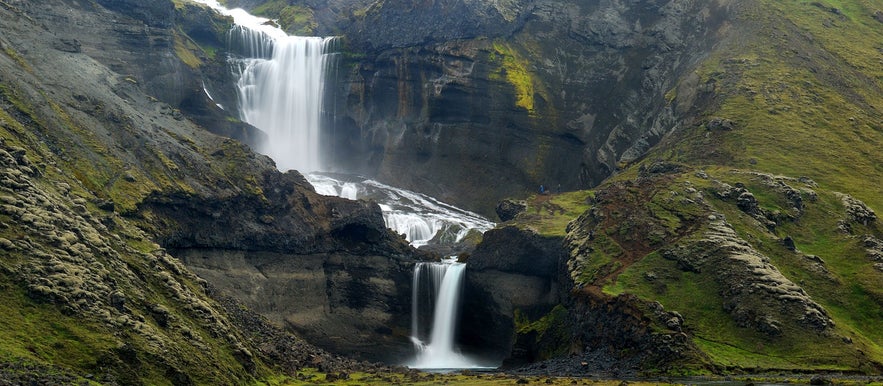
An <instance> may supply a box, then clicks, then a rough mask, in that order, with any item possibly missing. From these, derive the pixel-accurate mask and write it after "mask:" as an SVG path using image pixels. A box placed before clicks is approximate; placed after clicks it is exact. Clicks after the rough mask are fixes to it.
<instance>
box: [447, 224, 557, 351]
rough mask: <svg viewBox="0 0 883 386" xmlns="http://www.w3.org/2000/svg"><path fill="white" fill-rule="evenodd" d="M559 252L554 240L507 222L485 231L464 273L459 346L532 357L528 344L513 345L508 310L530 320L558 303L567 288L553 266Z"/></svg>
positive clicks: (538, 316) (467, 349) (474, 349)
mask: <svg viewBox="0 0 883 386" xmlns="http://www.w3.org/2000/svg"><path fill="white" fill-rule="evenodd" d="M565 256H566V253H565V251H564V249H563V248H562V247H561V239H560V238H555V237H550V238H547V237H542V236H539V235H537V234H535V233H533V232H531V231H525V230H520V229H518V228H515V227H511V226H509V227H504V228H501V229H493V230H490V231H487V232H485V235H484V238H483V240H482V242H481V244H479V245H478V247H477V248H476V249H475V251H474V252H473V253H472V255H471V256H470V258H469V265H468V266H467V271H466V283H465V286H464V293H466V294H467V295H466V296H465V297H464V304H463V312H462V317H461V321H460V330H461V332H460V340H459V341H460V342H462V344H463V345H464V347H465V348H464V349H465V350H466V351H470V350H471V351H470V352H473V351H474V352H479V353H481V354H484V355H485V356H488V357H492V358H497V359H500V360H502V359H503V358H509V357H512V356H513V355H514V356H517V357H519V358H521V359H524V358H532V357H535V356H536V353H535V352H530V347H526V348H525V347H522V346H518V345H516V343H517V342H516V341H515V340H514V336H515V331H514V328H515V323H514V320H513V317H514V313H515V310H516V309H517V310H519V312H520V313H521V314H522V315H523V316H525V317H528V318H531V320H535V319H539V318H540V317H541V316H543V315H545V314H546V313H548V312H549V311H550V310H551V309H552V308H553V307H555V306H556V305H558V304H560V303H561V302H562V301H563V299H564V298H565V294H564V293H563V292H562V291H565V288H567V287H568V286H567V285H566V284H562V280H563V279H562V276H561V275H560V273H559V264H561V263H563V262H564V261H565ZM525 349H526V350H527V351H525ZM508 362H510V363H511V362H512V360H509V361H508Z"/></svg>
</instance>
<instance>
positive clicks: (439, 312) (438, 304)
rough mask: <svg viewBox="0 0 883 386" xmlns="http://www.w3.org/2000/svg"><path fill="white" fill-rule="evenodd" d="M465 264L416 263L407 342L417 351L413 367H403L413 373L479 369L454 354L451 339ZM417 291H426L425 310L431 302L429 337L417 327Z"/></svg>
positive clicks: (447, 262) (471, 362)
mask: <svg viewBox="0 0 883 386" xmlns="http://www.w3.org/2000/svg"><path fill="white" fill-rule="evenodd" d="M465 271H466V264H462V263H457V262H454V261H453V260H449V261H444V262H441V263H417V265H416V266H415V267H414V280H413V285H414V288H413V290H412V291H413V300H412V303H411V307H412V310H411V329H412V331H411V341H412V342H413V343H414V347H415V348H416V350H417V356H416V358H415V359H414V362H413V363H409V364H407V366H409V367H412V368H417V369H464V368H478V367H482V366H481V365H479V364H478V363H476V362H475V361H473V360H471V359H469V358H467V357H466V356H464V355H463V354H461V353H460V352H459V350H457V348H456V346H455V345H454V337H455V334H456V332H457V329H456V327H457V317H458V312H459V306H460V292H461V288H462V280H463V275H464V273H465ZM421 291H428V293H429V295H430V296H429V302H428V303H429V304H427V305H424V306H429V305H431V304H432V303H433V302H434V303H435V306H434V307H432V308H433V314H432V315H433V318H432V324H431V325H430V326H428V330H429V334H428V340H426V332H425V331H424V330H425V328H423V327H422V326H421V325H420V315H421V314H420V312H421V303H420V299H421V297H420V295H421V293H422V292H421Z"/></svg>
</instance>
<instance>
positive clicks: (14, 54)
mask: <svg viewBox="0 0 883 386" xmlns="http://www.w3.org/2000/svg"><path fill="white" fill-rule="evenodd" d="M3 53H4V54H6V56H8V57H9V58H10V59H12V60H14V61H15V63H17V64H18V65H19V66H21V68H23V69H25V71H27V72H30V73H33V72H34V69H33V67H31V65H30V64H29V63H28V62H27V60H25V58H24V57H22V56H21V55H20V54H19V53H18V51H16V50H15V49H13V48H12V47H10V46H9V45H7V44H3Z"/></svg>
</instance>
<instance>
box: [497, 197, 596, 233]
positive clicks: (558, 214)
mask: <svg viewBox="0 0 883 386" xmlns="http://www.w3.org/2000/svg"><path fill="white" fill-rule="evenodd" d="M592 196H593V193H592V192H591V191H587V190H582V191H574V192H564V193H560V194H552V195H540V196H532V197H530V198H528V199H527V203H528V207H527V210H526V211H525V212H524V213H522V214H520V215H519V216H518V217H517V218H516V219H515V220H513V221H512V225H515V226H517V227H519V228H522V229H530V230H532V231H534V232H536V233H538V234H540V235H543V236H547V237H564V236H565V235H566V229H567V224H569V223H570V222H571V221H573V220H574V219H576V218H577V217H579V215H581V214H582V213H583V212H585V211H587V210H588V209H589V208H590V207H591V205H589V203H588V200H589V199H590V198H591V197H592Z"/></svg>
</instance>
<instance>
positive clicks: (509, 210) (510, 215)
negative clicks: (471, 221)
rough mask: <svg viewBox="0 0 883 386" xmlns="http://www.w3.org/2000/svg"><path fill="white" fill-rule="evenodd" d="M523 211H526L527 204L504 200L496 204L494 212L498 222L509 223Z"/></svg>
mask: <svg viewBox="0 0 883 386" xmlns="http://www.w3.org/2000/svg"><path fill="white" fill-rule="evenodd" d="M525 210H527V204H526V203H525V202H524V201H516V200H512V199H505V200H503V201H500V202H499V203H498V204H497V208H496V210H495V212H497V217H499V218H500V221H509V220H512V219H514V218H515V216H518V215H519V214H520V213H522V212H524V211H525Z"/></svg>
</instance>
